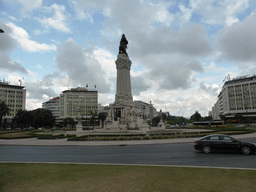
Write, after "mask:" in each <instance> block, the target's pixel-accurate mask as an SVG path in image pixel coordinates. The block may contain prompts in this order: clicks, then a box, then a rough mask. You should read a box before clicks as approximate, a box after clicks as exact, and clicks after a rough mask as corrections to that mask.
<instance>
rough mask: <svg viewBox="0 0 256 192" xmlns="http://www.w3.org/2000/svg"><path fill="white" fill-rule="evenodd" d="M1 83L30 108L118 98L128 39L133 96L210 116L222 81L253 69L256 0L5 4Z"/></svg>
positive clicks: (9, 0) (24, 0)
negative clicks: (23, 95) (123, 43)
mask: <svg viewBox="0 0 256 192" xmlns="http://www.w3.org/2000/svg"><path fill="white" fill-rule="evenodd" d="M0 29H3V30H4V33H0V79H1V81H3V80H4V81H8V82H10V83H11V84H14V85H20V81H19V80H21V81H22V86H25V89H26V90H27V100H26V109H27V110H32V109H36V108H40V107H42V103H43V102H45V101H48V100H49V99H51V98H53V97H56V96H59V95H60V94H61V92H62V91H64V90H67V89H71V88H76V87H78V86H81V87H86V85H88V88H89V89H95V85H96V90H97V91H98V102H99V103H101V104H102V105H104V106H105V105H109V104H111V103H113V102H114V98H115V91H116V67H115V60H116V59H117V54H118V50H119V44H120V39H121V37H122V34H125V36H126V38H127V40H128V42H129V44H128V49H127V53H128V55H129V58H130V60H131V61H132V66H131V71H130V73H131V86H132V94H133V100H141V101H144V102H146V103H149V102H150V101H151V102H152V104H153V105H154V107H155V108H156V109H157V110H158V111H159V110H160V109H162V111H164V112H166V111H168V112H169V113H170V114H171V115H176V116H184V117H190V116H191V115H193V114H194V113H195V111H198V112H199V113H200V114H201V115H202V116H208V112H209V111H211V109H212V107H213V105H214V104H215V103H216V101H217V99H218V94H219V93H220V91H221V89H222V86H223V84H224V79H225V78H226V77H227V76H230V78H231V79H233V78H235V77H238V76H244V75H249V76H251V75H254V74H255V73H256V65H255V61H256V3H255V1H253V0H232V1H231V0H222V1H219V0H62V1H61V0H0Z"/></svg>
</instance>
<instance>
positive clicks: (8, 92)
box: [0, 81, 26, 122]
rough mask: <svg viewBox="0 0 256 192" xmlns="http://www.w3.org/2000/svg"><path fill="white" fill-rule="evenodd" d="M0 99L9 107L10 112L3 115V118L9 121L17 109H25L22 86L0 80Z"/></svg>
mask: <svg viewBox="0 0 256 192" xmlns="http://www.w3.org/2000/svg"><path fill="white" fill-rule="evenodd" d="M0 101H4V102H5V103H6V104H7V105H8V106H9V107H10V109H11V111H10V114H9V115H7V116H5V117H3V120H4V119H7V121H8V122H10V121H11V119H12V118H13V117H14V116H15V115H16V112H17V111H18V110H25V106H26V90H25V89H24V87H23V86H19V85H11V84H9V82H5V81H0Z"/></svg>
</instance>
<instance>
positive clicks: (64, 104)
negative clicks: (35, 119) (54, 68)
mask: <svg viewBox="0 0 256 192" xmlns="http://www.w3.org/2000/svg"><path fill="white" fill-rule="evenodd" d="M97 110H98V91H96V90H88V89H86V88H84V87H77V88H73V89H70V90H66V91H63V92H62V94H61V95H60V119H65V118H67V117H71V118H74V119H75V120H76V119H77V118H78V117H79V116H80V117H82V118H89V117H91V111H92V112H93V113H95V112H97Z"/></svg>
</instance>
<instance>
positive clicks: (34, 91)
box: [25, 80, 57, 100]
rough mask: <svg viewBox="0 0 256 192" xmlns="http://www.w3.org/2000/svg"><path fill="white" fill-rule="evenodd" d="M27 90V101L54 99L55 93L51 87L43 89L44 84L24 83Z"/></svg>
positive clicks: (37, 82) (38, 82) (40, 82)
mask: <svg viewBox="0 0 256 192" xmlns="http://www.w3.org/2000/svg"><path fill="white" fill-rule="evenodd" d="M25 85H26V89H27V93H28V95H27V98H28V99H39V100H42V99H45V98H47V99H49V98H51V97H55V96H56V95H57V93H56V92H55V91H54V90H53V89H52V88H51V87H45V86H44V82H42V81H39V80H38V81H36V82H26V84H25Z"/></svg>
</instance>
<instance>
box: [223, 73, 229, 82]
mask: <svg viewBox="0 0 256 192" xmlns="http://www.w3.org/2000/svg"><path fill="white" fill-rule="evenodd" d="M225 81H230V75H229V74H228V76H226V77H225V79H224V80H223V82H225Z"/></svg>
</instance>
